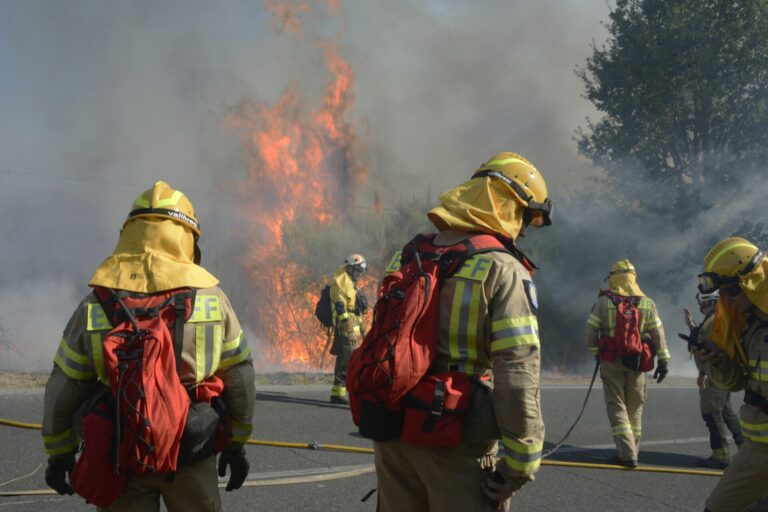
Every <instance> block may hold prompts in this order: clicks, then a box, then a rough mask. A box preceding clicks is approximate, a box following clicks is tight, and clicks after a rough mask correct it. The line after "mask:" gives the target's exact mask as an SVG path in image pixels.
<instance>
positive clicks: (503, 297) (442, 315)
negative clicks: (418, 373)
mask: <svg viewBox="0 0 768 512" xmlns="http://www.w3.org/2000/svg"><path fill="white" fill-rule="evenodd" d="M466 238H467V234H466V233H462V232H458V231H453V230H448V231H443V232H441V233H440V234H439V235H438V236H437V237H436V238H435V242H434V243H435V244H436V245H453V244H456V243H459V242H461V241H462V240H464V239H466ZM439 301H440V302H439V323H438V326H439V331H438V337H439V339H438V353H437V357H436V359H435V361H434V363H433V368H434V371H435V372H445V371H463V372H466V373H467V374H469V375H470V376H475V377H478V378H482V377H485V378H491V379H492V382H493V401H494V410H495V414H496V423H497V424H498V427H499V430H500V431H501V439H502V442H503V445H504V453H505V456H504V458H503V459H502V461H501V462H500V464H499V466H498V469H499V471H501V472H502V474H503V475H504V476H505V477H507V479H508V480H510V479H511V478H513V477H521V476H522V477H527V478H529V479H533V475H534V473H536V471H537V470H538V468H539V465H540V462H541V454H542V449H543V446H544V421H543V420H542V416H541V404H540V399H539V366H540V360H541V351H540V347H539V328H538V319H537V317H536V314H537V310H538V302H537V298H536V287H535V286H534V285H533V282H532V281H531V276H530V274H529V272H528V271H527V270H526V269H525V267H523V266H522V264H521V263H520V262H519V261H518V260H517V259H515V258H514V257H513V256H512V255H511V254H509V253H506V252H490V253H485V254H477V255H475V256H473V257H472V258H470V259H469V260H467V262H466V263H465V265H464V266H463V268H462V269H460V270H459V271H458V272H457V273H456V274H454V275H453V276H452V277H451V278H449V279H447V280H446V281H445V282H444V283H443V285H442V288H441V290H440V297H439Z"/></svg>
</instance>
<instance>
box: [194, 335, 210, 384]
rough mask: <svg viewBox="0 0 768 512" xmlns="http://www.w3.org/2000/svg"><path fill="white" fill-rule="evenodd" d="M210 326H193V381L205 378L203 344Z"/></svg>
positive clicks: (205, 341)
mask: <svg viewBox="0 0 768 512" xmlns="http://www.w3.org/2000/svg"><path fill="white" fill-rule="evenodd" d="M206 328H210V326H206V325H198V326H197V327H195V382H201V381H203V380H204V379H205V345H206V343H207V338H208V332H207V329H206Z"/></svg>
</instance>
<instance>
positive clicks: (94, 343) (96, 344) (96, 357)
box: [91, 333, 109, 385]
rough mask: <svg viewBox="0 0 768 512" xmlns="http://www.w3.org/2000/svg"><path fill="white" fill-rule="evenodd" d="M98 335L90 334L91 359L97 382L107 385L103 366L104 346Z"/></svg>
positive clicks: (107, 381)
mask: <svg viewBox="0 0 768 512" xmlns="http://www.w3.org/2000/svg"><path fill="white" fill-rule="evenodd" d="M101 336H102V334H100V333H93V334H91V357H92V358H93V368H94V369H95V370H96V374H97V375H98V376H99V380H100V381H101V382H103V383H104V384H107V385H109V378H108V377H107V368H106V367H105V366H104V346H103V345H102V344H101Z"/></svg>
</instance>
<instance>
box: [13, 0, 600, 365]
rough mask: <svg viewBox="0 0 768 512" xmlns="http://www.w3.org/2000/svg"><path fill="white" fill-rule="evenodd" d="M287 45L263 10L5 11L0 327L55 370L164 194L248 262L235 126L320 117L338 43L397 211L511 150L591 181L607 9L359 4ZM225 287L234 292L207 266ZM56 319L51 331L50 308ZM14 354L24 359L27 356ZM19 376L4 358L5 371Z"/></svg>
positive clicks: (306, 19)
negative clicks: (595, 69)
mask: <svg viewBox="0 0 768 512" xmlns="http://www.w3.org/2000/svg"><path fill="white" fill-rule="evenodd" d="M342 11H343V12H342V13H341V14H333V13H330V14H329V13H328V12H327V11H325V10H324V9H321V8H317V9H315V10H314V11H313V12H310V13H307V14H306V15H304V16H303V17H302V18H301V19H300V21H301V23H302V25H303V27H304V33H303V35H302V36H300V37H297V36H295V35H294V34H292V33H289V32H288V31H286V32H284V33H282V34H280V35H277V34H276V33H275V32H274V30H273V29H272V25H271V16H270V14H269V13H268V12H267V10H266V9H265V8H264V5H263V4H262V3H261V2H254V1H245V0H240V1H227V2H224V1H210V0H205V1H203V0H196V1H181V0H175V1H166V2H153V1H145V0H139V1H132V2H118V1H117V0H112V1H103V0H68V1H66V2H51V1H40V0H7V1H5V2H3V7H2V9H0V119H2V122H1V123H0V216H1V218H2V221H1V222H0V240H1V241H2V265H0V327H1V328H2V329H4V331H5V332H6V333H7V335H8V336H9V337H10V338H11V339H13V340H15V343H16V344H17V346H34V347H35V350H22V351H20V352H19V353H18V354H17V356H18V357H19V358H20V359H19V360H18V361H14V364H16V363H18V364H20V365H22V366H24V365H28V366H29V365H31V366H34V365H35V364H37V361H46V363H45V364H46V365H47V364H48V361H50V357H51V356H52V354H53V350H54V347H55V346H56V344H57V343H58V341H59V337H60V332H61V330H62V328H63V326H64V324H65V323H66V320H67V318H68V317H69V315H70V313H71V311H72V309H73V307H74V304H73V301H76V300H77V298H78V297H80V296H82V295H83V294H84V293H85V291H86V288H85V285H86V283H87V279H88V278H89V276H90V274H91V272H92V271H93V270H94V268H95V267H96V266H97V265H98V264H99V262H100V261H101V260H102V259H103V258H104V257H105V256H106V255H107V254H108V253H109V252H110V251H111V250H112V248H113V247H114V244H115V242H116V239H117V233H118V230H119V228H120V225H121V223H122V221H123V219H124V218H125V215H126V213H127V210H128V208H129V205H130V203H131V201H132V199H133V198H134V197H135V195H136V194H138V193H139V192H140V191H142V190H143V189H145V188H147V187H148V186H149V185H151V183H153V182H154V181H155V180H156V179H159V178H162V179H165V180H167V181H169V182H170V183H171V184H172V185H173V186H175V187H178V188H180V189H182V190H184V191H185V192H187V194H188V195H189V196H190V197H191V198H192V200H193V201H194V203H195V206H196V207H197V210H198V212H199V215H200V217H201V219H202V222H203V227H204V229H205V232H204V235H203V248H204V249H203V250H204V252H205V253H207V254H208V255H209V256H210V255H211V254H214V255H215V254H216V251H217V250H218V249H220V248H221V247H225V246H230V245H233V244H234V245H236V244H237V243H239V242H238V241H237V233H236V232H233V231H234V228H233V226H236V225H237V223H238V211H237V208H236V205H234V204H233V203H232V195H231V193H232V187H233V183H236V182H237V181H238V180H239V179H242V177H243V176H244V175H245V172H246V166H245V157H244V155H243V154H242V152H241V149H240V146H239V141H238V137H237V136H236V134H235V133H233V132H232V131H231V130H229V129H227V128H226V127H224V125H223V117H224V114H225V112H226V111H227V109H228V108H230V107H232V106H233V105H236V104H237V103H239V102H240V101H241V100H243V99H253V100H256V101H264V102H267V103H269V102H273V101H275V100H276V99H277V98H279V96H280V95H281V93H282V92H283V90H284V89H285V88H286V87H287V86H288V85H289V84H294V85H295V86H297V87H298V88H299V90H300V91H301V92H302V93H303V94H304V95H305V96H306V97H307V98H308V101H310V102H311V101H313V100H315V99H316V98H318V97H319V96H320V95H321V94H322V88H323V86H324V84H325V80H326V76H327V75H326V73H325V69H324V66H323V64H322V58H321V55H322V50H321V49H320V48H319V47H318V45H317V41H319V40H321V39H324V40H329V41H332V42H334V43H336V44H338V46H339V50H340V53H341V55H342V57H344V58H345V59H346V60H348V61H349V62H350V63H351V65H352V68H353V70H354V74H355V77H356V96H357V108H356V110H355V111H354V112H353V114H352V119H353V121H354V122H355V124H356V130H357V133H358V134H359V135H360V137H361V139H362V140H364V142H365V144H366V146H367V148H368V152H367V156H366V159H365V161H364V163H365V164H366V165H367V166H368V169H369V176H370V177H369V184H368V185H367V186H366V187H365V188H364V189H363V190H361V192H360V197H359V198H357V202H359V203H361V204H369V203H370V202H371V200H372V193H373V190H374V189H375V190H379V191H380V192H381V194H382V196H383V197H384V198H385V200H395V199H397V198H398V197H399V196H400V195H402V194H411V193H414V192H417V191H419V190H426V189H429V190H432V191H433V192H435V193H436V192H438V191H441V190H442V189H445V188H448V187H449V186H450V185H452V184H454V183H456V182H458V181H460V180H462V179H464V178H465V177H467V176H468V175H469V174H470V173H471V171H472V170H473V169H474V168H475V167H476V166H477V165H478V164H479V163H480V162H481V161H482V160H484V159H487V158H488V157H489V156H490V155H491V154H493V153H495V152H497V151H500V150H516V151H518V152H520V153H522V154H524V155H525V156H527V157H528V158H529V159H531V160H532V161H533V162H534V163H535V164H536V165H537V166H538V167H539V168H540V170H541V171H542V172H543V173H544V174H545V176H546V177H547V179H548V181H549V183H550V184H551V193H552V195H553V196H555V197H557V196H558V195H563V194H566V193H567V192H568V190H569V188H571V187H574V186H578V185H579V184H580V183H581V181H582V178H583V177H584V176H586V175H589V174H594V172H595V171H594V170H592V168H591V167H590V165H589V164H588V163H587V162H586V161H585V160H584V159H582V158H581V157H579V156H578V155H577V153H576V148H575V143H574V142H573V141H572V139H571V137H572V135H573V131H574V129H575V128H576V127H577V126H578V125H579V124H583V123H584V118H585V116H588V115H592V116H594V115H595V112H594V111H593V109H592V107H591V106H590V104H589V103H588V102H587V101H586V100H584V99H583V98H581V96H580V95H581V92H582V85H581V83H580V81H579V79H578V78H577V77H576V76H575V75H574V67H575V66H580V65H583V64H584V61H585V58H586V57H587V55H588V54H589V51H590V50H589V45H590V43H591V42H592V41H597V42H598V43H599V42H601V41H603V40H604V39H605V35H606V34H605V30H604V28H603V27H602V26H601V24H600V21H601V20H604V19H606V18H607V14H608V5H607V4H606V2H605V1H603V0H579V1H575V0H573V1H565V0H561V1H555V0H524V1H516V2H509V1H504V0H496V1H483V2H468V1H467V2H458V1H444V2H438V1H426V0H424V1H415V0H414V1H405V0H388V1H387V2H370V1H359V2H358V1H356V2H344V3H343V4H342ZM208 261H209V266H210V267H211V270H212V271H213V273H214V274H217V275H220V276H222V277H223V284H224V286H225V287H230V288H231V287H235V286H238V285H239V284H238V283H231V282H227V276H228V275H231V272H229V271H228V265H229V264H231V262H225V261H222V260H221V259H216V258H209V259H208ZM40 303H44V304H46V306H45V307H44V310H43V314H40V311H38V310H39V309H40V306H39V304H40ZM17 356H12V357H17ZM8 364H9V359H8V358H6V357H4V356H3V355H0V369H2V368H3V367H4V365H8Z"/></svg>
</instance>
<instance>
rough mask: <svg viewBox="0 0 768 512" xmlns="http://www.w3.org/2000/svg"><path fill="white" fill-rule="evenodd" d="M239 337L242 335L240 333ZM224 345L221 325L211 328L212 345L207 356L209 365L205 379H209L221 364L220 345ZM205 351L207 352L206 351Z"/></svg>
mask: <svg viewBox="0 0 768 512" xmlns="http://www.w3.org/2000/svg"><path fill="white" fill-rule="evenodd" d="M240 332H241V335H242V331H240ZM223 344H224V327H223V326H222V325H221V324H216V325H214V326H213V344H212V346H211V353H209V354H208V360H209V361H210V363H211V364H210V365H209V366H208V373H207V374H206V377H210V376H211V375H213V374H214V373H216V370H218V369H219V363H220V362H221V351H222V345H223ZM206 351H207V350H206Z"/></svg>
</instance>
